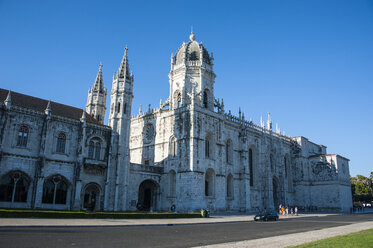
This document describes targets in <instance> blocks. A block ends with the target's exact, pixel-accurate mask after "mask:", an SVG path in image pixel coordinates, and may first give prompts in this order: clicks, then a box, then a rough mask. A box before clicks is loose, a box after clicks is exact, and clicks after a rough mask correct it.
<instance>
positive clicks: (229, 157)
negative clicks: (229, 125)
mask: <svg viewBox="0 0 373 248" xmlns="http://www.w3.org/2000/svg"><path fill="white" fill-rule="evenodd" d="M225 160H226V162H227V164H232V162H233V147H232V140H227V143H225Z"/></svg>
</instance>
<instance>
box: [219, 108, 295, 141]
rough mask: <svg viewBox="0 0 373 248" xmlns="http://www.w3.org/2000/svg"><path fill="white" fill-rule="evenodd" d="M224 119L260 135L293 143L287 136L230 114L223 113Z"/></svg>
mask: <svg viewBox="0 0 373 248" xmlns="http://www.w3.org/2000/svg"><path fill="white" fill-rule="evenodd" d="M224 118H225V119H226V120H228V121H231V122H233V123H236V124H239V125H240V126H242V127H244V128H251V129H254V130H256V131H258V132H261V133H265V134H268V135H272V136H275V137H277V138H280V139H285V140H286V141H289V142H292V141H293V139H292V138H291V137H289V136H286V135H282V134H281V133H276V132H273V131H272V130H269V129H267V128H265V127H261V126H259V125H256V124H254V123H253V122H252V121H247V120H245V119H243V118H239V117H236V116H233V115H231V114H226V113H224Z"/></svg>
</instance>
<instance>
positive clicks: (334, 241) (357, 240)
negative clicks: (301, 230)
mask: <svg viewBox="0 0 373 248" xmlns="http://www.w3.org/2000/svg"><path fill="white" fill-rule="evenodd" d="M292 247H296V248H309V247H317V248H324V247H330V248H335V247H353V248H355V247H358V248H360V247H361V248H365V247H367V248H368V247H373V229H368V230H364V231H361V232H356V233H350V234H347V235H341V236H337V237H333V238H328V239H322V240H319V241H315V242H311V243H306V244H303V245H299V246H292Z"/></svg>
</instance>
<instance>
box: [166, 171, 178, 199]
mask: <svg viewBox="0 0 373 248" xmlns="http://www.w3.org/2000/svg"><path fill="white" fill-rule="evenodd" d="M168 185H169V196H170V197H176V173H175V171H173V170H171V171H170V172H169V173H168Z"/></svg>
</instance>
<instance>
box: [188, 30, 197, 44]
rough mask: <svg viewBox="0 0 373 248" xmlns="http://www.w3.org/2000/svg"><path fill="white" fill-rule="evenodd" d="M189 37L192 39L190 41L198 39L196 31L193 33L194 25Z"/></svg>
mask: <svg viewBox="0 0 373 248" xmlns="http://www.w3.org/2000/svg"><path fill="white" fill-rule="evenodd" d="M189 39H190V41H194V40H195V39H196V37H195V36H194V33H193V26H192V27H191V32H190V36H189Z"/></svg>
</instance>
